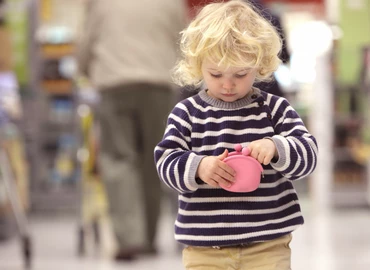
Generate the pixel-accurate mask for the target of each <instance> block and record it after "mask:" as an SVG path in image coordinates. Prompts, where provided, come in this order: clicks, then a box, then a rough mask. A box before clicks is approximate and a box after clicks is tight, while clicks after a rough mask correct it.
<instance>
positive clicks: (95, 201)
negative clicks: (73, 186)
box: [77, 95, 107, 256]
mask: <svg viewBox="0 0 370 270" xmlns="http://www.w3.org/2000/svg"><path fill="white" fill-rule="evenodd" d="M96 103H97V101H96V100H95V99H94V101H93V102H92V101H91V99H90V100H87V99H86V97H82V96H81V95H80V96H79V105H78V107H77V114H78V117H79V127H80V128H79V130H80V136H79V137H80V140H79V141H80V147H79V150H78V152H77V159H78V161H79V164H80V172H81V173H80V175H81V179H80V181H79V183H80V185H79V186H80V196H81V197H80V198H81V199H80V205H79V212H80V213H79V219H80V221H79V225H78V244H77V246H78V248H77V252H78V254H79V255H80V256H83V255H85V253H86V250H87V248H86V243H87V238H88V236H89V235H91V232H92V235H93V240H94V241H93V242H94V244H95V248H96V249H99V248H100V245H101V237H100V227H101V226H100V223H101V221H102V219H103V217H104V215H105V214H106V212H107V200H106V197H105V190H104V186H103V183H102V182H101V180H100V177H99V171H98V167H97V154H98V143H97V141H98V129H99V127H98V124H97V121H96V120H95V117H94V115H95V114H94V111H95V109H94V105H96Z"/></svg>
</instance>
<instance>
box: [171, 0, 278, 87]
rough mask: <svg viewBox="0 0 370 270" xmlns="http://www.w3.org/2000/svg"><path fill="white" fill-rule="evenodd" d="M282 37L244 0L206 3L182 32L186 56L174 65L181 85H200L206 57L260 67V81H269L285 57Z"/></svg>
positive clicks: (227, 64) (223, 63) (230, 64)
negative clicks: (281, 52) (282, 49)
mask: <svg viewBox="0 0 370 270" xmlns="http://www.w3.org/2000/svg"><path fill="white" fill-rule="evenodd" d="M281 47H282V41H281V38H280V36H279V33H278V32H277V30H276V29H275V27H274V26H273V25H272V24H271V23H270V22H269V21H267V20H266V19H265V18H263V17H262V16H261V15H260V13H259V12H258V11H257V10H256V9H255V8H254V7H253V6H252V5H251V4H248V3H246V2H244V1H241V0H232V1H229V2H225V3H223V2H222V3H212V4H208V5H206V6H205V7H203V8H202V9H201V10H200V12H199V13H198V15H197V16H196V17H195V19H194V20H193V21H192V22H191V23H190V24H189V26H188V27H187V28H186V29H185V30H183V31H182V32H181V42H180V49H181V53H182V59H181V60H180V61H178V63H177V64H176V66H175V67H174V69H173V74H172V75H173V80H174V82H175V83H177V84H178V85H180V86H186V85H195V86H199V85H200V84H201V83H202V81H203V76H202V72H201V67H202V63H203V60H204V59H208V60H209V61H212V62H213V63H216V64H218V65H219V66H222V67H226V68H227V67H246V68H256V69H257V76H256V81H267V80H269V79H270V78H271V77H272V73H273V72H274V71H275V70H276V69H277V67H278V66H279V64H280V63H281V60H280V59H279V57H278V54H279V52H280V50H281Z"/></svg>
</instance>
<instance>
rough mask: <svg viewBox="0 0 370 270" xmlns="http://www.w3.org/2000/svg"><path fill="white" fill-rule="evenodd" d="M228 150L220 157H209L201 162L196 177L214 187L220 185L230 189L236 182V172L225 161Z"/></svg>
mask: <svg viewBox="0 0 370 270" xmlns="http://www.w3.org/2000/svg"><path fill="white" fill-rule="evenodd" d="M227 155H228V151H227V149H226V150H225V151H224V152H223V153H222V154H221V155H219V156H217V157H215V156H209V157H205V158H203V159H202V160H201V162H200V163H199V166H198V170H197V174H196V176H197V177H199V178H200V179H202V180H203V181H204V182H205V183H207V184H208V185H210V186H212V187H219V186H220V185H222V186H226V187H229V186H230V185H231V183H232V182H234V175H235V171H234V170H233V169H232V168H231V167H230V166H229V165H227V164H226V163H225V162H223V161H222V160H224V159H225V158H226V157H227Z"/></svg>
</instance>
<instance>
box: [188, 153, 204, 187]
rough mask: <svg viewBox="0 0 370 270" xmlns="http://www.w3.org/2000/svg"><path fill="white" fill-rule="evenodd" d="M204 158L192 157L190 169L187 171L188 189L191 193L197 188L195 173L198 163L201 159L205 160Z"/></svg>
mask: <svg viewBox="0 0 370 270" xmlns="http://www.w3.org/2000/svg"><path fill="white" fill-rule="evenodd" d="M205 157H206V156H198V155H194V157H193V159H192V161H191V163H190V169H189V175H188V178H187V179H188V183H187V184H188V185H187V186H188V187H189V189H190V190H191V191H195V190H197V189H198V188H199V186H200V184H199V183H198V182H197V180H196V177H195V175H196V173H197V170H198V167H199V163H200V162H201V160H202V159H203V158H205Z"/></svg>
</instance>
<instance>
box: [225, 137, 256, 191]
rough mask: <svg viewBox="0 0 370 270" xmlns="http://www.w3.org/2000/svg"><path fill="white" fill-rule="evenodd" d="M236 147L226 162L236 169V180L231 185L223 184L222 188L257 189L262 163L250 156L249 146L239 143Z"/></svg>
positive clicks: (236, 189)
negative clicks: (243, 146)
mask: <svg viewBox="0 0 370 270" xmlns="http://www.w3.org/2000/svg"><path fill="white" fill-rule="evenodd" d="M234 149H235V152H231V153H229V155H228V156H227V157H226V158H225V159H224V162H225V163H226V164H228V165H229V166H230V167H231V168H233V169H234V170H235V172H236V175H235V182H234V183H232V184H231V186H230V187H225V186H222V188H223V189H225V190H228V191H232V192H251V191H254V190H256V189H257V188H258V186H259V184H260V182H261V174H262V171H263V168H262V165H261V164H260V163H259V162H258V161H257V160H256V159H254V158H252V157H251V156H249V149H248V148H247V147H245V148H242V146H241V145H240V144H237V145H236V146H235V148H234Z"/></svg>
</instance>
